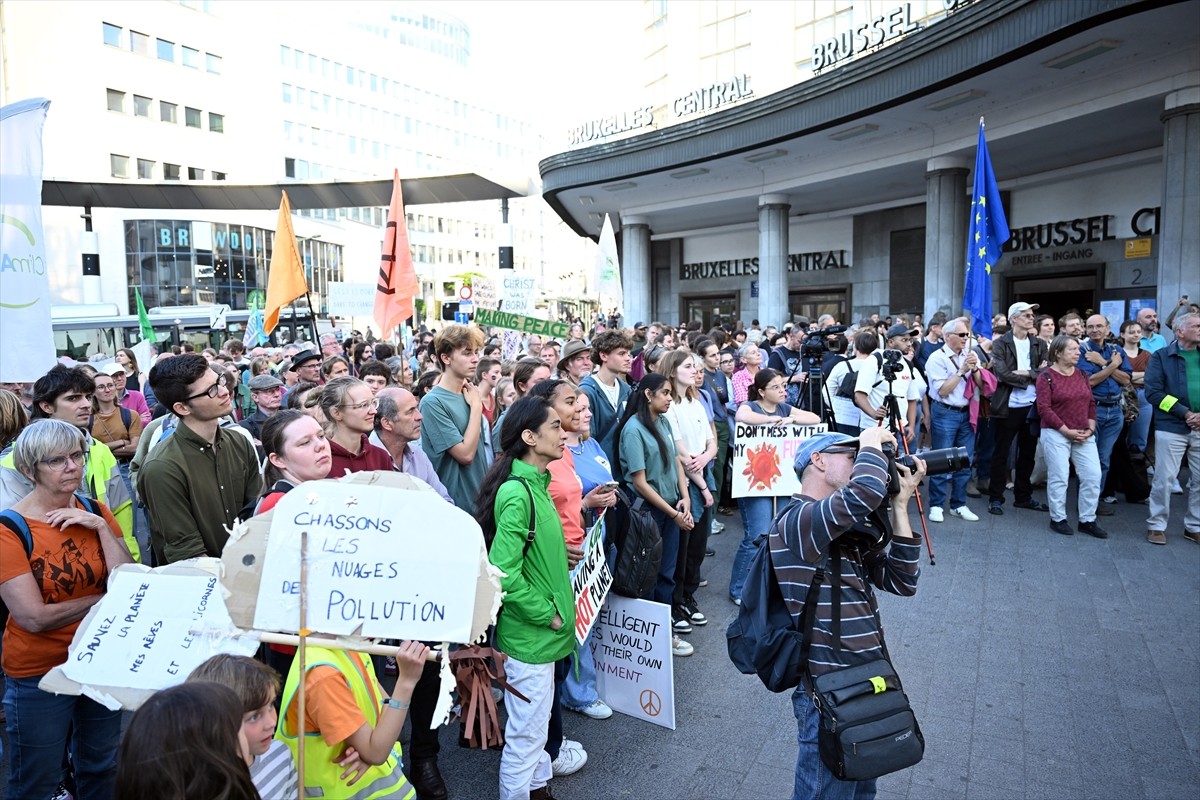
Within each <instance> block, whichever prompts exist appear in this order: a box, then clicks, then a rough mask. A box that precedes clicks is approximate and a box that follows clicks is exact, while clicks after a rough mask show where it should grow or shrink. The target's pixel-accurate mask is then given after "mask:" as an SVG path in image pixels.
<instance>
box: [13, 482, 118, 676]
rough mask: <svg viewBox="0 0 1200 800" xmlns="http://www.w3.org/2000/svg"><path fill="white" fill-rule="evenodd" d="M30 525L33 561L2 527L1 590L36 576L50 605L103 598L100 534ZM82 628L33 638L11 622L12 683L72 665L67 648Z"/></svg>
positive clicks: (112, 525) (112, 522)
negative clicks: (89, 597) (4, 585)
mask: <svg viewBox="0 0 1200 800" xmlns="http://www.w3.org/2000/svg"><path fill="white" fill-rule="evenodd" d="M76 502H78V501H76ZM100 513H101V514H102V515H103V516H104V521H105V522H107V523H108V527H109V530H110V532H111V533H112V535H113V536H115V537H116V538H117V539H118V540H121V539H122V536H121V527H120V526H119V525H118V524H117V521H116V519H114V518H113V515H112V513H111V512H110V511H109V510H108V507H107V506H105V505H104V504H101V505H100ZM25 521H26V523H28V525H29V533H30V534H31V535H32V537H33V555H32V556H30V557H29V558H26V556H25V547H24V545H22V544H21V540H20V539H19V538H18V537H17V535H16V534H15V533H13V532H12V531H11V530H9V529H8V528H7V527H0V584H2V583H5V582H6V581H10V580H12V579H13V578H16V577H18V576H20V575H28V574H30V573H33V579H34V580H35V581H37V584H38V588H39V589H40V590H41V592H42V600H43V602H45V603H46V604H47V605H49V604H50V603H62V602H65V601H67V600H73V599H75V598H76V597H86V596H87V595H93V594H104V592H105V591H106V590H107V580H108V567H107V566H106V565H105V563H104V554H103V553H102V552H101V550H100V540H99V539H98V538H96V536H97V534H96V532H95V531H93V530H92V529H91V528H85V527H84V526H82V525H71V526H70V527H68V528H67V529H66V530H63V531H60V530H59V529H58V528H55V527H53V526H51V525H49V524H47V523H45V522H40V521H38V520H32V519H29V518H28V517H26V518H25ZM78 627H79V622H78V621H77V622H72V623H70V624H69V625H64V626H62V627H61V628H55V629H54V630H52V631H42V632H41V633H33V632H31V631H27V630H25V629H24V628H22V627H21V626H20V625H19V624H17V621H16V618H14V617H11V616H10V617H9V618H8V625H7V626H5V628H4V659H3V664H2V666H3V667H4V673H5V674H6V675H9V676H11V677H13V678H31V677H34V676H35V675H44V674H46V673H47V672H49V671H50V670H51V669H53V668H54V667H57V666H59V665H60V664H62V663H63V662H64V661H66V660H67V648H68V647H69V646H70V644H71V639H72V638H74V636H75V629H76V628H78Z"/></svg>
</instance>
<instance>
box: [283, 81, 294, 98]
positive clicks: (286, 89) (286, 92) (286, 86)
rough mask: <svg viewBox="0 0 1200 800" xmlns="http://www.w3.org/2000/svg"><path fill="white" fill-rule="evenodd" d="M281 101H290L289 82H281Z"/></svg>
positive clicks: (290, 86)
mask: <svg viewBox="0 0 1200 800" xmlns="http://www.w3.org/2000/svg"><path fill="white" fill-rule="evenodd" d="M283 102H285V103H290V102H292V85H291V84H290V83H285V84H283Z"/></svg>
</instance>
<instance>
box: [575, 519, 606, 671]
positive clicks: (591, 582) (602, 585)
mask: <svg viewBox="0 0 1200 800" xmlns="http://www.w3.org/2000/svg"><path fill="white" fill-rule="evenodd" d="M583 553H584V555H583V561H580V562H579V563H578V564H577V565H575V569H574V571H573V572H572V573H571V585H572V586H573V587H574V589H575V639H576V641H578V642H579V646H580V647H582V646H583V644H584V642H585V641H586V640H587V637H588V634H589V633H590V632H591V630H592V626H593V625H595V624H596V616H597V613H598V612H599V610H600V607H601V606H603V605H604V599H605V598H606V597H608V590H609V589H610V588H611V587H612V581H613V578H612V572H611V571H610V570H609V568H608V559H607V558H605V557H604V524H603V517H602V518H601V520H600V521H599V522H597V523H596V524H595V525H593V526H592V530H591V532H590V533H589V534H588V537H587V539H586V540H585V541H584V543H583Z"/></svg>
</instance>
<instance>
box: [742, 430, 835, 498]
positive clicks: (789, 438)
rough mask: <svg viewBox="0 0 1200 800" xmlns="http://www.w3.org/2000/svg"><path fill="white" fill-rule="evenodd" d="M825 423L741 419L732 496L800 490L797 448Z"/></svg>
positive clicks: (787, 494)
mask: <svg viewBox="0 0 1200 800" xmlns="http://www.w3.org/2000/svg"><path fill="white" fill-rule="evenodd" d="M825 429H826V426H825V425H797V424H795V423H792V422H784V423H782V424H780V425H747V424H746V423H744V422H738V423H736V424H735V426H734V433H733V443H732V445H733V466H732V470H733V496H734V497H790V496H791V495H793V494H796V493H797V492H799V491H800V478H798V477H797V476H796V471H795V469H793V468H792V465H793V464H794V463H795V461H796V448H798V447H799V446H800V443H801V442H803V441H804V440H805V439H807V438H808V437H810V436H815V435H817V434H818V433H824V432H825Z"/></svg>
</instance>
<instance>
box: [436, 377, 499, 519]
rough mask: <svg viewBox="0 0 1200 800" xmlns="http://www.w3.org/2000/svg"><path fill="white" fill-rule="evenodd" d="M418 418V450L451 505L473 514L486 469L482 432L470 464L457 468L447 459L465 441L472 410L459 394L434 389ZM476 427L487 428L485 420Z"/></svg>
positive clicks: (452, 461)
mask: <svg viewBox="0 0 1200 800" xmlns="http://www.w3.org/2000/svg"><path fill="white" fill-rule="evenodd" d="M421 417H422V420H421V449H422V450H424V451H425V455H427V456H429V460H430V461H431V462H433V470H434V472H436V473H437V475H438V477H439V478H441V480H442V484H443V485H444V486H445V487H446V491H447V492H449V494H450V496H451V497H453V498H454V504H455V505H456V506H458V507H459V508H461V509H462V510H463V511H466V512H467V513H468V514H474V513H475V493H476V492H478V491H479V486H480V484H482V483H483V476H484V474H485V473H486V472H487V468H488V463H487V450H486V448H485V447H484V436H483V431H482V430H481V431H480V436H479V444H478V445H476V448H475V458H474V460H472V461H471V463H470V464H465V465H464V464H460V463H458V461H456V460H455V459H454V456H452V455H450V448H451V447H454V445H456V444H458V443H459V442H461V441H463V439H465V438H466V437H465V436H464V435H463V434H464V432H465V431H466V430H467V423H468V422H470V420H471V407H470V406H469V405H467V401H466V398H464V397H463V396H462V395H461V394H455V393H454V392H448V391H446V390H445V389H443V388H442V387H440V386H435V387H433V388H432V389H430V390H429V392H428V393H427V394H426V395H425V396H424V397H422V398H421ZM479 424H480V425H486V424H487V418H486V417H483V416H480V423H479Z"/></svg>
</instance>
